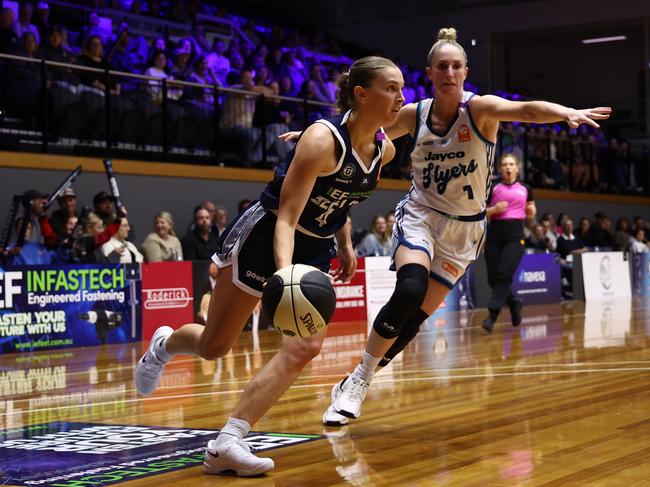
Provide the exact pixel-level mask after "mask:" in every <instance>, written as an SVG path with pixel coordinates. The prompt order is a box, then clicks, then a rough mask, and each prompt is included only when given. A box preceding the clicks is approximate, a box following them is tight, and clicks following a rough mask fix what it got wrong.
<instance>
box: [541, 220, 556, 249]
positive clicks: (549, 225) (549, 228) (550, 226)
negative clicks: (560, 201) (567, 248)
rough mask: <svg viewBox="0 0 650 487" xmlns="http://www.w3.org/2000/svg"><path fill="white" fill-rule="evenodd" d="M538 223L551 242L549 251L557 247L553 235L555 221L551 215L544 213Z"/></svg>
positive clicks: (554, 235)
mask: <svg viewBox="0 0 650 487" xmlns="http://www.w3.org/2000/svg"><path fill="white" fill-rule="evenodd" d="M540 223H541V224H542V225H543V226H544V230H545V232H546V233H545V235H546V238H547V239H548V240H549V241H550V242H551V250H555V247H556V246H557V235H556V234H555V220H554V218H553V215H552V214H551V213H544V214H543V215H542V219H541V220H540Z"/></svg>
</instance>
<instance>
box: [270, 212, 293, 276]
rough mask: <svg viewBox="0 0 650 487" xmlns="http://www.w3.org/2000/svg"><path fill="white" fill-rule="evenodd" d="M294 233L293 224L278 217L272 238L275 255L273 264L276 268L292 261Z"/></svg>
mask: <svg viewBox="0 0 650 487" xmlns="http://www.w3.org/2000/svg"><path fill="white" fill-rule="evenodd" d="M295 233H296V227H295V226H293V225H291V224H290V223H288V222H286V221H283V220H280V219H278V221H277V223H276V224H275V235H274V238H273V255H274V257H275V265H276V267H277V268H278V269H282V268H284V267H287V266H289V265H291V263H292V260H293V246H294V237H295Z"/></svg>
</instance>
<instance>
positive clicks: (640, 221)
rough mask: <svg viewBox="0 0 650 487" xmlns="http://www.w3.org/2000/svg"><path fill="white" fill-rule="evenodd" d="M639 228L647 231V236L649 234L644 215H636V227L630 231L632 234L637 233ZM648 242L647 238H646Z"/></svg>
mask: <svg viewBox="0 0 650 487" xmlns="http://www.w3.org/2000/svg"><path fill="white" fill-rule="evenodd" d="M639 230H643V231H644V232H645V235H646V238H647V235H648V226H647V225H646V222H645V220H644V219H643V217H640V216H635V217H634V227H633V228H632V231H631V232H630V233H631V234H632V235H635V234H636V232H638V231H639ZM646 242H647V240H646Z"/></svg>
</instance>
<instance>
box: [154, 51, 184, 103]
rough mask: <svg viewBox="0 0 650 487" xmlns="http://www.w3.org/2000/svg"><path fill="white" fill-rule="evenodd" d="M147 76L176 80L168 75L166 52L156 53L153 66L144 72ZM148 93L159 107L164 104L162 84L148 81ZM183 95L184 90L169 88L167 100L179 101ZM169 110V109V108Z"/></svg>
mask: <svg viewBox="0 0 650 487" xmlns="http://www.w3.org/2000/svg"><path fill="white" fill-rule="evenodd" d="M144 74H145V76H151V77H152V78H158V79H160V80H163V79H167V80H172V79H174V78H173V77H172V76H170V75H169V74H168V73H167V56H166V55H165V51H163V50H158V51H155V52H154V54H153V57H152V59H151V64H150V65H149V67H148V68H147V70H146V71H145V72H144ZM146 90H147V92H148V93H149V95H150V96H151V99H152V100H153V101H154V102H155V103H156V104H158V105H160V104H161V103H162V86H161V82H159V81H155V80H149V81H147V88H146ZM182 95H183V90H182V89H180V88H178V87H168V88H167V98H168V99H170V100H178V99H179V98H180V97H181V96H182ZM168 108H169V107H168Z"/></svg>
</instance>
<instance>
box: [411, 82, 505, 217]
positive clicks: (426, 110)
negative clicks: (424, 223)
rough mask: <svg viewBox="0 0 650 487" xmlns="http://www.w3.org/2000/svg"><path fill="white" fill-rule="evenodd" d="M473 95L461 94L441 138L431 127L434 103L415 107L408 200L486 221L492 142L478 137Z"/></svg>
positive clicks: (450, 213)
mask: <svg viewBox="0 0 650 487" xmlns="http://www.w3.org/2000/svg"><path fill="white" fill-rule="evenodd" d="M473 96H474V93H469V92H463V97H462V99H461V102H460V104H459V106H458V115H457V116H456V118H454V120H453V121H452V122H451V123H450V124H449V127H448V128H447V130H446V131H445V132H444V133H436V132H434V130H433V127H432V126H431V109H432V107H433V99H432V98H427V99H426V100H422V101H421V102H419V103H418V107H417V114H416V125H415V143H414V145H413V150H412V151H411V168H412V169H411V176H412V178H413V179H412V180H413V184H412V187H411V190H410V192H409V198H410V199H411V200H412V201H414V202H416V203H418V204H420V205H423V206H425V207H429V208H432V209H434V210H436V211H438V212H440V213H442V214H444V215H447V216H450V217H452V218H453V217H466V218H460V219H462V220H465V219H469V220H474V219H476V220H478V219H483V218H484V217H485V208H486V204H487V196H488V190H489V185H490V180H491V175H492V165H493V162H494V149H495V147H494V143H493V142H490V141H489V140H487V139H486V138H485V137H483V135H481V133H480V132H479V131H478V129H477V128H476V125H475V123H474V120H473V119H472V114H471V113H470V110H469V104H468V102H469V100H470V99H471V98H472V97H473Z"/></svg>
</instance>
